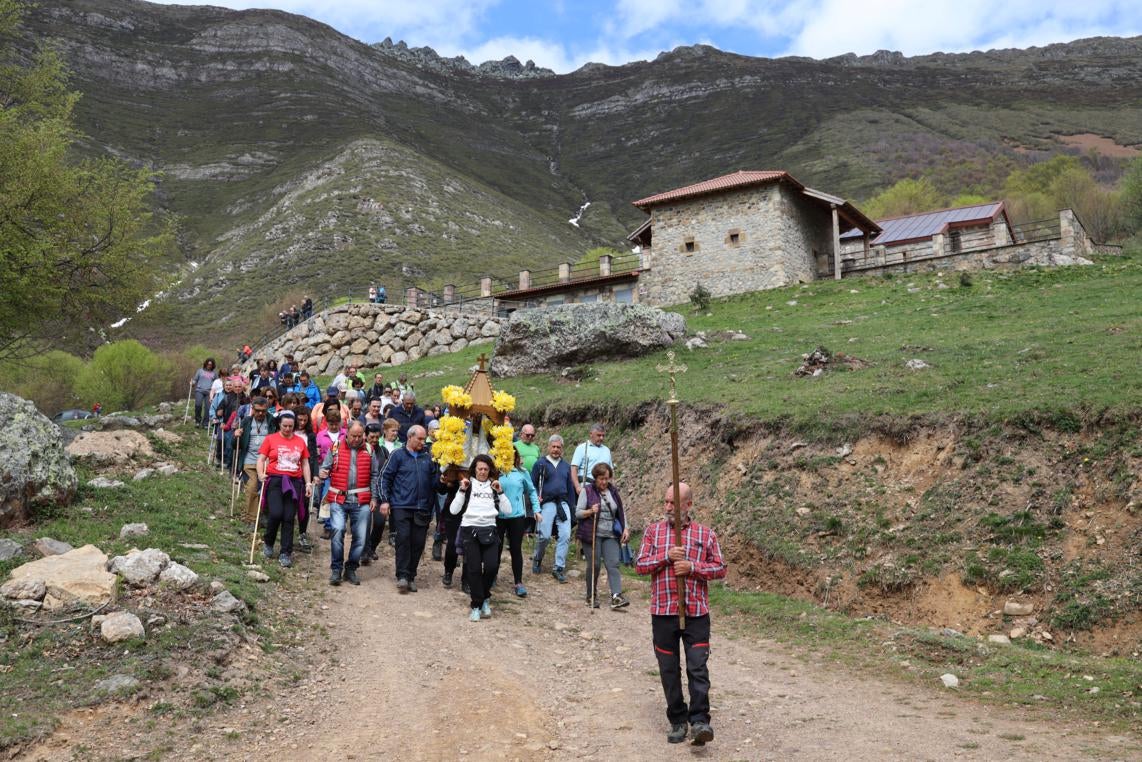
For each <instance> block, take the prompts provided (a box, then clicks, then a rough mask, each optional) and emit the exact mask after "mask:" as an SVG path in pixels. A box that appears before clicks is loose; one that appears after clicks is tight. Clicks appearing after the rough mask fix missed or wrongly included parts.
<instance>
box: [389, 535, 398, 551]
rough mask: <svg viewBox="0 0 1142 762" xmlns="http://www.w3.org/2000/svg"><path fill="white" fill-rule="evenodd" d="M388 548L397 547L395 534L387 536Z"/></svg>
mask: <svg viewBox="0 0 1142 762" xmlns="http://www.w3.org/2000/svg"><path fill="white" fill-rule="evenodd" d="M389 546H390V547H393V548H395V547H396V546H397V536H396V535H395V534H390V535H389Z"/></svg>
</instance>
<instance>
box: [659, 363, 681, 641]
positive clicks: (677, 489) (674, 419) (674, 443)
mask: <svg viewBox="0 0 1142 762" xmlns="http://www.w3.org/2000/svg"><path fill="white" fill-rule="evenodd" d="M666 360H667V362H666V364H665V365H658V366H656V369H657V370H658V372H659V373H667V374H669V375H670V399H668V400H666V404H667V406H668V407H669V408H670V467H671V471H672V475H673V479H674V544H675V545H677V546H679V547H682V488H681V486H679V485H680V484H681V481H680V479H679V478H678V403H679V402H680V400H679V399H678V388H677V386H676V385H675V379H674V375H675V374H676V373H685V372H686V371H687V370H688V369H687V367H686V366H685V365H684V364H683V363H680V362H675V360H674V351H673V350H671V351H669V352H667V353H666ZM674 579H675V582H676V583H677V585H678V588H677V589H678V626H679V628H681V629H683V630H685V629H686V580H685V578H683V577H678V576H675V578H674Z"/></svg>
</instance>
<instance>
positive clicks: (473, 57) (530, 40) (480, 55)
mask: <svg viewBox="0 0 1142 762" xmlns="http://www.w3.org/2000/svg"><path fill="white" fill-rule="evenodd" d="M438 52H440V53H442V54H444V55H449V56H453V55H462V56H464V57H465V58H467V59H468V60H469V61H471V62H472V63H474V64H480V63H483V62H484V61H499V60H500V59H502V58H506V57H507V56H515V57H516V58H518V59H519V60H520V61H521V62H523V61H528V60H531V61H535V65H536V66H539V67H541V68H545V69H551V70H552V71H554V72H556V73H557V74H566V73H567V72H571V71H575V70H576V69H578V68H580V67H581V66H583V64H586V63H592V62H593V63H602V64H607V65H609V66H620V65H622V64H624V63H629V62H631V61H642V60H652V59H653V58H654V57H655V56H656V55H658V53H659V51H657V50H652V49H645V50H636V49H632V48H628V47H625V46H621V45H620V46H614V47H607V46H604V45H602V44H601V43H599V42H596V43H595V44H594V45H591V46H585V47H577V46H568V45H565V44H564V43H562V42H559V41H558V40H549V39H542V38H538V37H510V36H505V37H495V38H493V39H491V40H486V41H485V42H482V43H480V44H478V45H475V46H470V47H464V46H458V47H456V48H441V49H439V50H438Z"/></svg>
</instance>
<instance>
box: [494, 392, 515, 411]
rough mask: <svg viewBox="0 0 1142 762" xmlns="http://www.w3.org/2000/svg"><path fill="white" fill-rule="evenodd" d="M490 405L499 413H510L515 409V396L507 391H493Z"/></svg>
mask: <svg viewBox="0 0 1142 762" xmlns="http://www.w3.org/2000/svg"><path fill="white" fill-rule="evenodd" d="M492 407H494V408H495V409H496V410H499V411H500V412H501V413H510V412H511V411H513V410H515V397H513V396H511V395H510V394H508V393H507V392H493V393H492Z"/></svg>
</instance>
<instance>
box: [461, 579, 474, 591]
mask: <svg viewBox="0 0 1142 762" xmlns="http://www.w3.org/2000/svg"><path fill="white" fill-rule="evenodd" d="M460 592H462V593H463V594H464V595H468V594H469V593H471V592H472V591H471V590H469V589H468V580H466V579H461V580H460Z"/></svg>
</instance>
